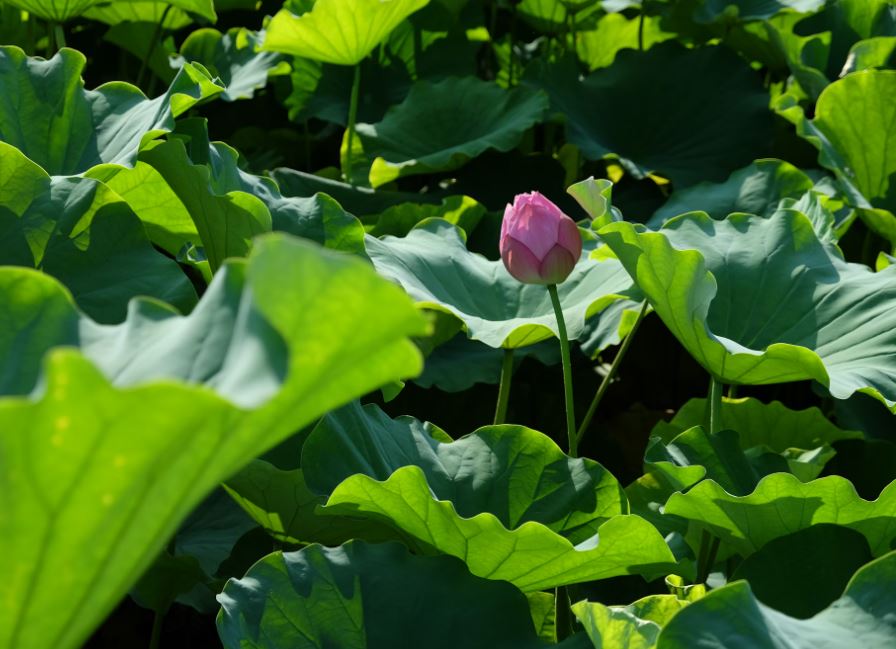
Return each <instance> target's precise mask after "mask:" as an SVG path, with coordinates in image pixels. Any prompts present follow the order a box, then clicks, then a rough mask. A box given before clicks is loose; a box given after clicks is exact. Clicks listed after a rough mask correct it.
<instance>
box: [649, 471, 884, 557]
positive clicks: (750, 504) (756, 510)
mask: <svg viewBox="0 0 896 649" xmlns="http://www.w3.org/2000/svg"><path fill="white" fill-rule="evenodd" d="M665 511H666V513H667V514H672V515H675V516H680V517H682V518H685V519H687V520H688V521H690V523H691V526H692V528H696V529H699V530H707V531H709V532H711V533H712V534H714V535H716V536H717V537H719V538H720V539H721V540H722V541H723V542H725V543H727V544H729V545H730V547H731V548H733V549H734V550H735V551H736V552H738V553H739V554H741V555H742V556H745V557H746V556H749V555H750V554H752V553H753V552H756V551H757V550H759V549H760V548H761V547H762V546H763V545H765V544H766V543H768V542H769V541H771V540H773V539H776V538H778V537H781V536H785V535H787V534H791V533H793V532H796V531H799V530H802V529H806V528H807V527H809V526H811V525H815V524H818V523H833V524H835V525H841V526H844V527H849V528H851V529H854V530H856V531H857V532H860V533H861V534H863V535H864V536H865V538H866V539H867V540H868V544H869V545H870V546H871V551H872V552H873V553H874V555H875V556H880V555H881V554H883V553H885V552H887V551H889V550H890V549H892V548H893V547H894V541H896V482H893V483H890V485H888V486H887V487H886V488H885V489H884V490H883V491H882V492H881V494H880V497H879V498H878V499H877V500H873V501H867V500H863V499H862V498H860V497H859V496H858V494H857V493H856V490H855V488H854V487H853V486H852V483H850V482H849V480H846V479H845V478H841V477H840V476H828V477H826V478H819V479H818V480H813V481H812V482H801V481H800V480H799V479H798V478H797V477H795V476H792V475H790V474H789V473H775V474H772V475H769V476H767V477H765V478H764V479H763V480H762V481H761V482H760V483H759V484H758V485H757V486H756V489H755V490H754V491H753V493H751V494H748V495H746V496H732V495H731V494H729V493H728V492H727V491H725V490H724V489H723V488H722V487H720V486H719V485H718V484H717V483H716V482H714V481H713V480H704V481H703V482H701V483H699V484H698V485H696V486H695V487H694V488H693V489H691V490H690V491H688V492H687V493H676V494H674V495H673V496H672V497H671V498H669V501H668V502H667V503H666V510H665Z"/></svg>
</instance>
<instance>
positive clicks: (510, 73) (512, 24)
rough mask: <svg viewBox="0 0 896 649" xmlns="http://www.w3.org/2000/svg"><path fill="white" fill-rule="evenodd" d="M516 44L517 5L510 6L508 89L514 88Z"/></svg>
mask: <svg viewBox="0 0 896 649" xmlns="http://www.w3.org/2000/svg"><path fill="white" fill-rule="evenodd" d="M514 43H516V4H512V5H511V6H510V58H509V59H508V63H507V87H508V88H512V87H513V63H514V59H515V58H516V55H515V54H514V50H513V47H514Z"/></svg>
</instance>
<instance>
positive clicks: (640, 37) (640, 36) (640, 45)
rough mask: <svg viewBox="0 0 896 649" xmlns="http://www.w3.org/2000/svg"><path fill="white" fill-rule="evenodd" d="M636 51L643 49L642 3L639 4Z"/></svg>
mask: <svg viewBox="0 0 896 649" xmlns="http://www.w3.org/2000/svg"><path fill="white" fill-rule="evenodd" d="M638 51H639V52H643V51H644V5H643V4H642V5H641V11H640V13H638Z"/></svg>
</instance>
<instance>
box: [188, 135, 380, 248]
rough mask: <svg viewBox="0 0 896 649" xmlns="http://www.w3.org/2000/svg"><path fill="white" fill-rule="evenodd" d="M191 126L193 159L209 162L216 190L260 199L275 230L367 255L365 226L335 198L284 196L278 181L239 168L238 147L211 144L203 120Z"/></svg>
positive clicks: (216, 143) (191, 154)
mask: <svg viewBox="0 0 896 649" xmlns="http://www.w3.org/2000/svg"><path fill="white" fill-rule="evenodd" d="M185 123H186V122H185ZM191 126H192V127H193V129H192V135H191V137H190V143H189V149H190V156H191V159H192V160H193V161H194V162H197V163H200V164H205V165H207V167H208V169H209V171H210V172H211V183H212V187H213V188H214V190H215V191H216V192H218V193H224V192H244V193H246V194H250V195H252V196H255V197H256V198H258V199H260V200H261V201H262V202H263V203H264V204H265V205H266V206H267V208H268V210H269V211H270V214H271V224H272V227H273V229H274V230H278V231H280V232H288V233H289V234H293V235H296V236H299V237H302V238H304V239H310V240H312V241H316V242H317V243H320V244H321V245H324V246H326V247H327V248H333V249H336V250H343V251H346V252H352V253H356V254H360V255H363V254H365V253H364V228H363V226H362V225H361V223H360V222H359V221H358V219H356V218H355V217H354V216H352V215H351V214H349V213H348V212H346V211H345V210H344V209H342V207H341V206H340V205H339V203H337V202H336V201H335V200H333V199H332V198H330V197H329V196H327V195H325V194H324V193H320V192H311V193H309V194H306V195H303V196H285V195H283V194H282V193H281V191H280V187H279V186H278V185H277V183H276V182H275V181H273V180H271V179H270V178H267V177H265V176H256V175H254V174H251V173H248V172H246V171H243V170H242V169H240V167H239V153H238V152H237V151H236V149H233V148H231V147H229V146H227V145H226V144H225V143H223V142H211V143H209V142H208V132H207V129H206V125H205V122H204V120H203V121H201V123H197V122H196V121H194V122H191Z"/></svg>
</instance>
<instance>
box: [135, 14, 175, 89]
mask: <svg viewBox="0 0 896 649" xmlns="http://www.w3.org/2000/svg"><path fill="white" fill-rule="evenodd" d="M170 9H171V5H166V6H165V9H164V10H163V11H162V17H161V18H159V22H158V23H156V28H155V30H154V31H153V33H152V38H151V39H150V41H149V50H148V51H147V52H146V56H145V57H143V61H141V62H140V71H139V72H138V73H137V84H136V85H137V87H138V88H139V87H142V85H143V76H144V75H145V74H146V71H147V69H148V67H147V66H148V65H149V60H150V59H151V58H152V55H153V54H155V51H156V46H157V45H158V44H159V41H160V40H161V39H162V30H163V29H164V28H165V20H166V19H167V18H168V11H169V10H170Z"/></svg>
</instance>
